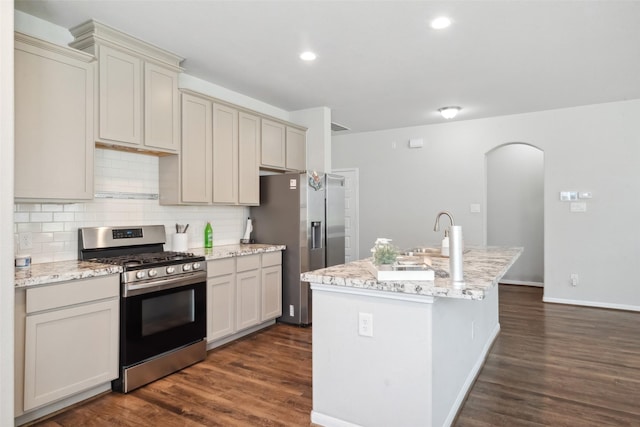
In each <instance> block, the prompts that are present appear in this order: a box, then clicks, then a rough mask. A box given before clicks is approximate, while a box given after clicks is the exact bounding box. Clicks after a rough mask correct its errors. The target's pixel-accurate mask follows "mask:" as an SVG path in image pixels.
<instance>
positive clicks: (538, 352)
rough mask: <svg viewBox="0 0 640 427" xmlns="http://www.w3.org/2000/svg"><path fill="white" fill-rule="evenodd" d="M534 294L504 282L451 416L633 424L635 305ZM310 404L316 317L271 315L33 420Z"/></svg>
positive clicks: (251, 420)
mask: <svg viewBox="0 0 640 427" xmlns="http://www.w3.org/2000/svg"><path fill="white" fill-rule="evenodd" d="M541 301H542V290H541V289H539V288H528V287H520V286H505V285H501V286H500V311H501V313H500V324H501V328H502V329H501V332H500V335H499V336H498V339H497V340H496V342H495V344H494V346H493V348H492V350H491V352H490V354H489V356H488V357H487V361H486V364H485V366H484V368H483V369H482V371H481V372H480V375H479V376H478V379H477V381H476V383H475V384H474V386H473V388H472V390H471V391H470V392H469V396H468V397H467V400H466V402H465V403H464V405H463V407H462V409H461V411H460V414H459V416H458V418H457V420H456V422H455V426H458V427H466V426H509V427H511V426H572V427H574V426H575V427H583V426H640V313H633V312H623V311H613V310H605V309H597V308H587V307H573V306H565V305H558V304H544V303H542V302H541ZM311 406H312V402H311V329H309V328H307V329H304V328H298V327H294V326H288V325H283V324H277V325H275V326H273V327H271V328H269V329H267V330H266V331H263V332H261V333H258V334H255V335H252V336H250V337H248V338H246V339H242V340H240V341H237V342H235V343H232V344H230V345H227V346H226V347H224V348H221V349H216V350H214V351H211V352H209V355H208V357H207V360H206V361H204V362H202V363H199V364H197V365H194V366H192V367H189V368H187V369H185V370H183V371H181V372H179V373H176V374H173V375H171V376H169V377H167V378H164V379H162V380H159V381H156V382H154V383H152V384H149V385H148V386H146V387H143V388H141V389H138V390H135V391H134V392H132V393H130V394H127V395H122V394H118V393H110V394H107V395H104V396H100V397H99V398H96V399H94V400H92V401H89V402H87V403H85V404H82V405H79V406H76V407H74V408H72V409H70V410H68V411H66V412H63V413H61V414H58V415H56V416H54V417H51V418H49V419H47V420H44V421H42V422H40V423H38V424H36V425H38V426H47V427H60V426H309V424H310V417H309V414H310V412H311ZM394 427H395V426H394ZM398 427H401V426H398Z"/></svg>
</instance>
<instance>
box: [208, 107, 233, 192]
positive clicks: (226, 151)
mask: <svg viewBox="0 0 640 427" xmlns="http://www.w3.org/2000/svg"><path fill="white" fill-rule="evenodd" d="M213 202H214V203H225V204H237V203H238V111H237V110H235V109H233V108H230V107H227V106H225V105H220V104H213Z"/></svg>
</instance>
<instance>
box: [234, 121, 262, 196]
mask: <svg viewBox="0 0 640 427" xmlns="http://www.w3.org/2000/svg"><path fill="white" fill-rule="evenodd" d="M259 149H260V117H258V116H256V115H253V114H248V113H245V112H242V111H241V112H240V113H239V114H238V203H239V204H241V205H259V204H260V171H259V164H258V163H259V160H258V156H259V152H258V150H259Z"/></svg>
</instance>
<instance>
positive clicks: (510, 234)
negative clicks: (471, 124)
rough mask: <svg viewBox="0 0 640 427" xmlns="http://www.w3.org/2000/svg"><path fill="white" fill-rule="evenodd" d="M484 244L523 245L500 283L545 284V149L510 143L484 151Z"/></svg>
mask: <svg viewBox="0 0 640 427" xmlns="http://www.w3.org/2000/svg"><path fill="white" fill-rule="evenodd" d="M486 184H487V204H486V206H487V244H488V245H490V246H522V247H524V252H523V253H522V255H521V256H520V258H519V259H518V261H516V263H515V264H514V265H513V267H511V268H510V269H509V271H508V272H507V273H506V274H505V276H504V277H503V279H502V280H501V283H508V284H514V285H528V286H543V285H544V152H543V151H542V150H540V149H539V148H537V147H534V146H532V145H529V144H525V143H509V144H505V145H501V146H499V147H496V148H494V149H493V150H491V151H489V152H488V153H486Z"/></svg>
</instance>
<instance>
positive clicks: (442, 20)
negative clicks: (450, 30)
mask: <svg viewBox="0 0 640 427" xmlns="http://www.w3.org/2000/svg"><path fill="white" fill-rule="evenodd" d="M449 25H451V19H449V18H447V17H446V16H440V17H438V18H436V19H434V20H433V21H431V28H433V29H434V30H442V29H443V28H447V27H448V26H449Z"/></svg>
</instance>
